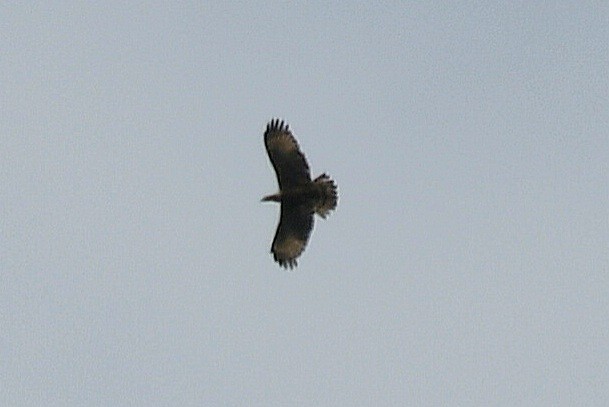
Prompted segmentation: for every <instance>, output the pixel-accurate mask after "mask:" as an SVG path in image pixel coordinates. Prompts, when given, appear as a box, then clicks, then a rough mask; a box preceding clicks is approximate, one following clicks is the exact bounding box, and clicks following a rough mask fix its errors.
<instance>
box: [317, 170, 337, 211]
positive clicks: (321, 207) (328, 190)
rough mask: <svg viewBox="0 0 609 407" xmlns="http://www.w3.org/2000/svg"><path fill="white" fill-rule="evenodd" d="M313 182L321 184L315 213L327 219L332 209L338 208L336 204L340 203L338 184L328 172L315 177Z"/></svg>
mask: <svg viewBox="0 0 609 407" xmlns="http://www.w3.org/2000/svg"><path fill="white" fill-rule="evenodd" d="M313 182H314V183H315V184H316V185H319V187H320V192H321V194H320V195H321V197H320V200H319V202H318V203H317V205H316V206H315V213H317V214H318V215H319V216H321V217H322V218H324V219H325V218H326V216H328V214H329V213H330V211H332V210H334V209H335V208H336V204H337V203H338V193H337V191H336V184H335V183H334V181H332V180H331V179H330V177H329V176H328V175H327V174H321V175H320V176H319V177H317V178H315V180H314V181H313Z"/></svg>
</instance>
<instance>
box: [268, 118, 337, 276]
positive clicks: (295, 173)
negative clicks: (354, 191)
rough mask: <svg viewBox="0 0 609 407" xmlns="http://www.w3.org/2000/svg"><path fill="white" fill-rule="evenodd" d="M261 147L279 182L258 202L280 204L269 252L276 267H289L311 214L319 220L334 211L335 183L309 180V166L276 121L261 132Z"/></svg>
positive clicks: (323, 177) (304, 237) (322, 177)
mask: <svg viewBox="0 0 609 407" xmlns="http://www.w3.org/2000/svg"><path fill="white" fill-rule="evenodd" d="M264 144H265V146H266V150H267V153H268V155H269V158H270V160H271V163H272V164H273V168H274V169H275V172H276V174H277V180H278V182H279V192H278V193H276V194H273V195H268V196H266V197H264V198H262V201H273V202H279V203H281V215H280V219H279V225H278V226H277V232H276V233H275V238H274V239H273V244H272V246H271V252H272V253H273V257H274V259H275V261H276V262H278V263H279V265H281V266H283V267H286V268H288V267H289V268H293V267H295V266H296V265H297V262H296V258H297V257H298V256H300V255H301V254H302V252H303V251H304V249H305V247H306V245H307V241H308V239H309V236H310V234H311V230H312V229H313V215H314V214H315V213H317V214H318V215H319V216H321V217H322V218H325V217H326V216H328V214H329V212H330V211H331V210H333V209H335V208H336V205H337V202H338V195H337V192H336V184H335V183H334V181H332V180H331V179H330V177H329V176H327V175H326V174H322V175H320V176H319V177H317V178H316V179H315V180H311V175H310V171H309V165H308V164H307V161H306V159H305V157H304V154H303V153H302V152H301V151H300V149H299V147H298V143H297V142H296V139H295V138H294V136H293V135H292V133H291V131H290V130H289V127H288V126H287V125H285V124H284V122H283V121H279V120H278V119H274V120H271V121H270V122H269V123H268V124H267V127H266V131H265V133H264Z"/></svg>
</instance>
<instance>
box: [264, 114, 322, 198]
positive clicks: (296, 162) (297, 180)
mask: <svg viewBox="0 0 609 407" xmlns="http://www.w3.org/2000/svg"><path fill="white" fill-rule="evenodd" d="M264 145H265V147H266V151H267V153H268V155H269V158H270V159H271V163H272V164H273V168H274V169H275V173H276V174H277V181H278V182H279V189H280V190H281V189H283V188H291V187H294V186H298V185H305V184H307V183H309V182H311V173H310V171H309V164H307V160H306V159H305V156H304V154H303V153H302V151H300V148H299V147H298V142H297V141H296V139H295V138H294V136H293V135H292V132H291V131H290V129H289V126H288V125H286V124H285V123H284V122H283V121H280V120H279V119H274V120H271V121H270V122H269V123H268V124H267V125H266V131H265V132H264Z"/></svg>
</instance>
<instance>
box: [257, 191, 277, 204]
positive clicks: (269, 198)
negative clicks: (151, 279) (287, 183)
mask: <svg viewBox="0 0 609 407" xmlns="http://www.w3.org/2000/svg"><path fill="white" fill-rule="evenodd" d="M269 201H271V202H281V194H280V193H279V194H273V195H267V196H265V197H263V198H262V199H261V200H260V202H269Z"/></svg>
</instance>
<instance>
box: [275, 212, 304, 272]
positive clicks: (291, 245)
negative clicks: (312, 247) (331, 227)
mask: <svg viewBox="0 0 609 407" xmlns="http://www.w3.org/2000/svg"><path fill="white" fill-rule="evenodd" d="M312 229H313V212H312V210H311V208H307V207H306V205H299V206H292V205H285V204H282V205H281V216H280V218H279V225H278V226H277V232H275V238H274V239H273V244H272V246H271V252H272V253H273V257H274V259H275V261H276V262H277V263H279V265H280V266H283V267H285V268H288V267H289V268H290V269H291V268H293V267H295V266H296V265H297V263H296V258H297V257H298V256H300V255H301V254H302V252H303V251H304V249H305V247H306V246H307V241H308V240H309V236H310V235H311V230H312Z"/></svg>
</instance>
